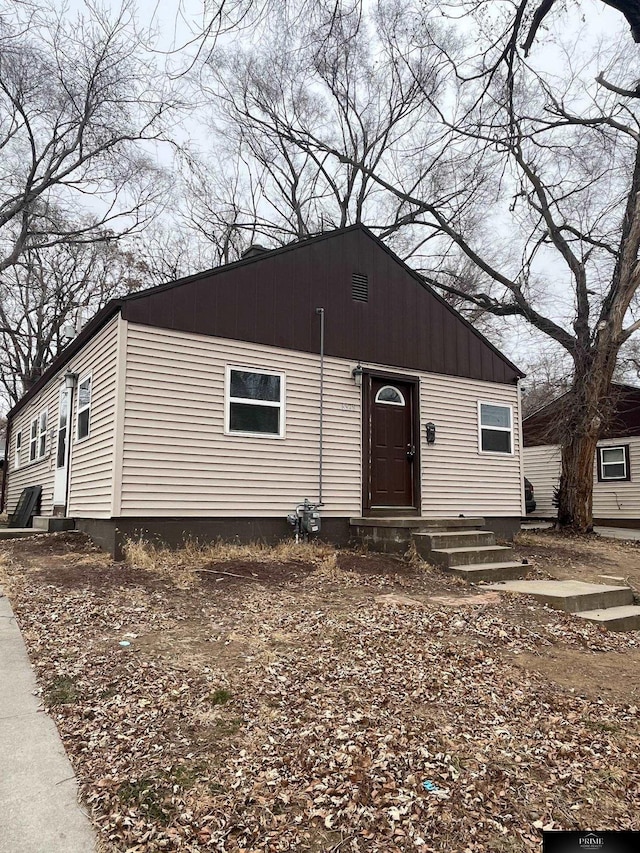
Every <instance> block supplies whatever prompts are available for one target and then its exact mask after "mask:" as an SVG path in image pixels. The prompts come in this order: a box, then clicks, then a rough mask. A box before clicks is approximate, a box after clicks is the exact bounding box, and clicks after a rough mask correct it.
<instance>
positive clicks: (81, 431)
mask: <svg viewBox="0 0 640 853" xmlns="http://www.w3.org/2000/svg"><path fill="white" fill-rule="evenodd" d="M90 421H91V377H90V376H85V378H84V379H82V380H80V382H79V383H78V426H77V430H76V437H77V438H79V439H80V438H86V437H87V436H88V435H89V424H90Z"/></svg>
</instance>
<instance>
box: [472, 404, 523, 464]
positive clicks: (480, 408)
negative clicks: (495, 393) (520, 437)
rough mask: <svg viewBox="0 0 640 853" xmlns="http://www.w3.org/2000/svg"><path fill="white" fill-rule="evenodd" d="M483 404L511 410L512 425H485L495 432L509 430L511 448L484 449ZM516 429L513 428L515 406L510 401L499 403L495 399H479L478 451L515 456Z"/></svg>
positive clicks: (510, 421) (483, 453) (510, 419)
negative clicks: (514, 439) (505, 449)
mask: <svg viewBox="0 0 640 853" xmlns="http://www.w3.org/2000/svg"><path fill="white" fill-rule="evenodd" d="M483 406H497V407H498V408H499V409H508V410H509V423H510V424H511V426H510V427H497V426H485V427H484V428H485V429H492V430H494V431H495V432H508V433H509V434H510V436H511V440H510V442H509V444H510V447H511V450H509V451H504V450H484V449H483V447H482V407H483ZM513 438H514V429H513V406H512V405H510V404H509V403H498V402H497V401H495V400H478V453H481V454H482V455H483V456H485V455H486V456H513V455H514V453H515V450H514V446H513V445H514V441H513Z"/></svg>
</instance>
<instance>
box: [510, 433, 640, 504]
mask: <svg viewBox="0 0 640 853" xmlns="http://www.w3.org/2000/svg"><path fill="white" fill-rule="evenodd" d="M625 444H628V445H629V463H630V468H631V480H630V481H622V480H618V481H609V482H601V483H599V482H598V470H597V462H596V460H594V467H593V516H594V518H619V519H624V518H629V519H635V518H640V436H634V437H632V438H608V439H606V440H603V441H600V442H598V447H620V446H622V445H625ZM524 466H525V475H526V476H527V477H528V478H529V480H531V482H532V483H533V487H534V489H535V499H536V511H535V514H536V515H541V516H549V517H553V516H555V515H556V508H555V507H554V506H553V505H552V503H551V498H552V495H553V489H554V487H555V486H557V485H558V482H559V480H560V448H559V447H558V446H557V445H546V446H544V447H525V449H524Z"/></svg>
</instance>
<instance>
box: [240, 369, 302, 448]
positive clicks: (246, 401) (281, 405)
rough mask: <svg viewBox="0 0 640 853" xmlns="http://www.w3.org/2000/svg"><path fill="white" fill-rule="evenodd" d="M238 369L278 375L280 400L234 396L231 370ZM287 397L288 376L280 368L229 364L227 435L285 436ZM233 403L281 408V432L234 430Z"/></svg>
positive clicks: (246, 371)
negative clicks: (232, 422) (270, 368)
mask: <svg viewBox="0 0 640 853" xmlns="http://www.w3.org/2000/svg"><path fill="white" fill-rule="evenodd" d="M232 370H238V371H241V372H242V373H261V374H264V375H266V376H278V377H279V379H280V401H279V402H277V403H276V402H275V401H273V400H252V399H249V398H246V397H232V396H231V371H232ZM286 399H287V391H286V377H285V374H284V373H283V372H282V371H280V370H269V369H268V368H264V367H247V366H242V365H239V364H227V366H226V371H225V386H224V432H225V435H238V436H244V437H245V438H263V439H264V438H266V439H270V438H284V437H285V434H286V429H285V423H286V405H285V402H286ZM232 403H243V404H245V405H251V406H268V407H270V408H274V409H279V410H280V418H279V427H280V431H279V432H277V433H276V432H244V431H240V430H232V429H231V404H232Z"/></svg>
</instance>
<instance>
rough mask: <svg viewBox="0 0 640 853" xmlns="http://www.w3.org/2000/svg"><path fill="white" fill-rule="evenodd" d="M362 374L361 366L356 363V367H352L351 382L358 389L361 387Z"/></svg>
mask: <svg viewBox="0 0 640 853" xmlns="http://www.w3.org/2000/svg"><path fill="white" fill-rule="evenodd" d="M363 373H364V370H363V369H362V365H361V364H360V362H358V364H357V365H356V367H354V368H353V370H352V371H351V375H352V376H353V381H354V382H355V383H356V385H357V386H358V388H360V387H361V386H362V374H363Z"/></svg>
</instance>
